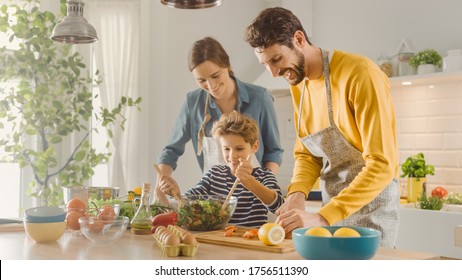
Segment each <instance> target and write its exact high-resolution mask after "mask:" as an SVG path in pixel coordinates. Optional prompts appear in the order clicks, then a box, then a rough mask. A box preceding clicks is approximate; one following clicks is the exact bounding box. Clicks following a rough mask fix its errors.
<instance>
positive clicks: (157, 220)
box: [151, 212, 178, 227]
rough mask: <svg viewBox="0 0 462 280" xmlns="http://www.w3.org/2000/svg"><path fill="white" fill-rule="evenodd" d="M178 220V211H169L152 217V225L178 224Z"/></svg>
mask: <svg viewBox="0 0 462 280" xmlns="http://www.w3.org/2000/svg"><path fill="white" fill-rule="evenodd" d="M177 222H178V213H176V212H168V213H161V214H158V215H155V216H154V217H152V219H151V225H152V226H153V227H157V226H164V227H166V226H168V225H176V223H177Z"/></svg>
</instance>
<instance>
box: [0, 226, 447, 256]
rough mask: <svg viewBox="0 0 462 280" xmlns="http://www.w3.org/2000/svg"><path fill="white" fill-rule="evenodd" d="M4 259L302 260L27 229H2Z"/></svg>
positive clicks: (386, 251)
mask: <svg viewBox="0 0 462 280" xmlns="http://www.w3.org/2000/svg"><path fill="white" fill-rule="evenodd" d="M0 248H1V250H0V259H1V260H24V259H26V260H57V259H62V260H73V259H79V260H95V259H100V260H101V259H102V260H125V259H132V260H175V259H178V260H180V259H181V260H188V259H189V260H191V259H192V260H282V259H284V260H302V258H301V257H300V256H299V255H298V253H297V252H295V251H292V252H288V253H274V252H264V251H257V250H252V249H243V248H235V247H228V246H221V245H213V244H206V243H201V244H200V245H199V248H198V250H197V254H196V255H195V256H194V257H183V256H180V257H174V258H171V257H166V256H164V255H163V254H162V252H161V251H160V250H159V249H158V248H157V246H156V244H155V241H154V238H153V237H152V236H151V235H135V234H132V233H131V232H130V231H129V230H127V232H126V233H125V234H124V235H123V236H122V238H121V239H119V240H117V241H115V242H113V243H111V244H108V245H95V244H93V243H92V242H91V241H89V240H88V239H86V238H85V236H83V235H80V234H79V235H75V234H73V233H72V232H65V233H64V235H63V236H62V237H61V238H60V239H59V240H58V241H56V242H52V243H45V244H39V243H36V242H35V241H33V240H32V239H30V238H29V237H28V236H27V235H26V234H25V232H24V231H16V232H0ZM439 258H440V257H439V256H436V255H432V254H427V253H419V252H412V251H403V250H394V249H390V248H379V250H378V252H377V254H376V255H375V257H374V259H377V260H422V259H439Z"/></svg>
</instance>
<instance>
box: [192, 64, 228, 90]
mask: <svg viewBox="0 0 462 280" xmlns="http://www.w3.org/2000/svg"><path fill="white" fill-rule="evenodd" d="M192 74H193V76H194V78H195V79H196V82H197V84H198V85H199V87H201V88H202V89H204V90H206V91H208V92H209V93H210V94H211V95H212V96H213V97H214V98H216V99H220V97H223V95H224V94H225V93H226V92H227V89H228V87H230V84H231V83H232V79H231V77H230V76H229V69H228V68H221V67H219V66H218V65H216V64H215V63H213V62H211V61H209V60H206V61H204V62H203V63H201V64H199V65H198V66H197V67H196V68H194V69H193V70H192Z"/></svg>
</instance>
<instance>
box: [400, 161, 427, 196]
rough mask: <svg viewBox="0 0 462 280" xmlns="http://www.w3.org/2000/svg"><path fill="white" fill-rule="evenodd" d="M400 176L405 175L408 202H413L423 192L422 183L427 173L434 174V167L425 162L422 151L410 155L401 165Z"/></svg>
mask: <svg viewBox="0 0 462 280" xmlns="http://www.w3.org/2000/svg"><path fill="white" fill-rule="evenodd" d="M401 171H402V172H403V173H402V174H401V177H402V178H404V177H407V178H408V182H407V191H408V193H407V198H408V201H409V202H415V201H416V200H417V198H418V197H419V196H420V195H421V194H422V193H423V192H424V187H423V185H424V183H426V176H427V175H435V167H434V166H433V165H431V164H427V163H426V161H425V157H424V154H423V153H418V154H416V155H413V156H410V157H408V158H407V159H406V161H405V162H404V163H403V164H402V165H401Z"/></svg>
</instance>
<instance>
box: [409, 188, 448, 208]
mask: <svg viewBox="0 0 462 280" xmlns="http://www.w3.org/2000/svg"><path fill="white" fill-rule="evenodd" d="M443 202H444V199H443V198H441V197H439V196H430V197H428V196H427V193H426V192H425V191H423V192H422V193H421V194H420V196H419V198H417V202H416V203H415V205H416V208H420V209H425V210H441V208H443Z"/></svg>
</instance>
